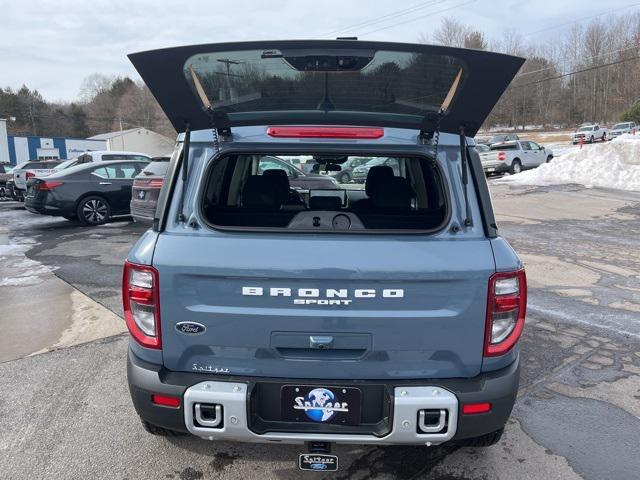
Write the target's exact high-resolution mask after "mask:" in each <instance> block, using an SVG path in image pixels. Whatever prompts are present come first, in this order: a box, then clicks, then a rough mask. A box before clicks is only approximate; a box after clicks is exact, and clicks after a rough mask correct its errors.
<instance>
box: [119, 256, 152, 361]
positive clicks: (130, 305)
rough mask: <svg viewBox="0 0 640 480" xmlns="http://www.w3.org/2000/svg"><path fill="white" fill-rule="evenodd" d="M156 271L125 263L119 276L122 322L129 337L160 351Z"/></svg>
mask: <svg viewBox="0 0 640 480" xmlns="http://www.w3.org/2000/svg"><path fill="white" fill-rule="evenodd" d="M158 289H159V287H158V271H157V270H156V269H155V268H153V267H150V266H147V265H138V264H136V263H131V262H125V264H124V272H123V276H122V302H123V307H124V318H125V321H126V323H127V328H128V329H129V332H130V333H131V336H132V337H133V338H134V339H135V340H136V341H137V342H138V343H139V344H140V345H142V346H143V347H147V348H155V349H160V348H162V340H161V338H160V296H159V292H158Z"/></svg>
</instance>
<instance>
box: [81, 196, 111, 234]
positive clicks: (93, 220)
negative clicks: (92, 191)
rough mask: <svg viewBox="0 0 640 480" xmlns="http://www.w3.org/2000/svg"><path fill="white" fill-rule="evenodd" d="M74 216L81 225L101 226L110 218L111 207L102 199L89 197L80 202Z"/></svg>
mask: <svg viewBox="0 0 640 480" xmlns="http://www.w3.org/2000/svg"><path fill="white" fill-rule="evenodd" d="M76 214H77V215H78V220H79V221H80V223H81V224H82V225H85V226H91V227H93V226H96V225H102V224H103V223H104V222H106V221H107V220H109V218H110V217H111V206H110V205H109V202H107V201H106V200H105V199H104V198H102V197H98V196H96V195H91V196H88V197H85V198H83V199H82V200H80V203H78V208H77V209H76Z"/></svg>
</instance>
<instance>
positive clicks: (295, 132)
mask: <svg viewBox="0 0 640 480" xmlns="http://www.w3.org/2000/svg"><path fill="white" fill-rule="evenodd" d="M267 135H269V136H271V137H285V138H368V139H372V138H380V137H382V136H383V135H384V128H373V127H323V126H314V127H299V126H286V127H269V128H267Z"/></svg>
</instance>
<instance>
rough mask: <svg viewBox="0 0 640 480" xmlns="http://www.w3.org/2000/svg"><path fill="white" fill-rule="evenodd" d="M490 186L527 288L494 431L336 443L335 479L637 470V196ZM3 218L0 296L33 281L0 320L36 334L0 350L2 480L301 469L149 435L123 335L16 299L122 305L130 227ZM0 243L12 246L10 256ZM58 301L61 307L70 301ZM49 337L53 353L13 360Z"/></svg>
mask: <svg viewBox="0 0 640 480" xmlns="http://www.w3.org/2000/svg"><path fill="white" fill-rule="evenodd" d="M492 195H493V200H494V206H495V208H496V211H497V214H498V220H499V225H500V228H501V233H502V234H503V235H504V236H505V237H506V238H507V239H508V240H509V241H510V242H511V243H512V245H513V246H514V247H515V248H516V250H517V251H518V252H519V253H520V254H521V256H522V258H523V260H524V262H525V263H526V265H527V271H528V278H529V283H530V294H529V316H528V323H527V327H526V329H525V334H524V337H523V340H522V361H521V365H522V377H521V388H520V391H519V397H518V401H517V403H516V406H515V409H514V412H513V415H512V419H511V420H510V422H509V424H508V425H507V428H506V432H505V435H504V436H503V439H502V440H501V442H500V443H499V444H498V445H496V446H494V447H491V448H486V449H471V448H458V447H455V446H448V447H447V446H445V447H432V448H422V447H411V448H408V447H391V448H389V447H387V448H371V447H362V446H340V447H337V448H336V449H335V450H336V451H337V453H338V455H339V456H340V463H341V465H340V471H339V472H338V473H337V474H336V475H334V477H335V478H345V479H346V478H355V479H359V478H405V479H413V478H424V479H432V480H438V479H439V480H472V479H483V480H484V479H486V480H493V479H510V480H511V479H527V480H531V479H538V478H539V479H555V478H557V479H573V478H586V479H594V480H603V479H612V480H618V479H620V480H627V479H635V478H639V474H638V472H639V471H640V456H639V455H638V444H639V443H640V235H639V234H640V194H633V193H629V192H626V193H623V192H607V191H603V190H585V189H583V188H580V187H572V186H568V187H554V188H512V187H508V186H504V185H499V186H497V185H492ZM2 228H3V229H4V233H3V232H2V231H0V262H2V263H1V264H0V301H1V302H2V305H3V306H5V307H6V306H7V305H10V304H13V303H15V302H16V301H17V300H15V296H16V295H17V293H16V292H17V291H16V290H15V289H16V288H18V285H4V284H3V283H2V281H3V279H4V278H17V274H16V269H18V270H20V269H21V268H23V267H24V266H28V267H29V268H28V270H29V271H28V272H27V273H26V274H24V275H23V277H24V278H27V277H34V278H31V279H28V278H27V279H26V280H23V281H22V282H23V283H24V285H23V287H24V288H31V289H32V290H23V292H24V298H22V300H21V301H23V303H24V306H22V307H20V308H18V309H14V310H9V309H8V308H7V309H5V314H4V315H2V316H1V317H0V327H1V328H2V329H3V330H4V331H6V329H7V328H9V325H10V324H12V323H18V322H19V323H20V324H21V325H23V326H26V327H31V328H32V329H33V330H38V331H44V332H48V333H46V334H45V335H44V337H43V340H42V341H41V342H40V343H38V344H37V345H36V344H35V343H34V344H33V346H32V348H33V349H34V350H32V351H30V352H29V351H26V350H28V348H27V349H26V350H25V347H24V346H22V347H20V343H21V342H20V341H19V338H18V339H17V340H14V341H13V342H5V343H4V344H0V346H1V347H2V350H0V352H1V353H2V354H3V355H4V356H5V358H6V359H7V360H8V359H11V360H10V361H5V362H4V363H0V378H1V379H2V385H3V389H2V391H1V393H0V432H3V433H2V434H1V435H0V472H3V473H2V475H1V476H2V478H9V479H14V478H15V479H23V478H24V479H34V478H38V479H39V478H78V479H80V478H82V479H86V478H105V479H125V478H126V479H138V478H141V479H147V478H148V479H206V478H258V477H259V478H279V479H288V478H302V477H306V476H309V475H310V474H302V473H300V472H298V471H297V470H296V467H295V463H294V462H295V459H296V458H297V454H298V453H299V452H300V447H297V446H282V445H279V446H274V445H243V444H234V443H213V442H206V441H203V440H199V439H196V438H191V437H180V438H174V439H163V438H159V437H153V436H150V435H148V434H147V433H146V432H144V430H142V428H141V426H140V425H139V423H138V421H137V418H136V414H135V412H134V410H133V407H132V406H131V403H130V400H129V397H128V392H127V387H126V377H125V353H126V344H127V338H126V335H124V334H120V335H115V336H107V338H104V339H100V340H94V341H92V342H89V343H83V341H86V340H83V339H84V338H85V337H84V336H83V335H85V334H86V326H87V325H82V324H78V323H77V322H76V324H75V326H74V322H68V321H62V322H61V323H62V324H60V325H58V324H57V323H56V322H57V321H58V317H59V316H60V315H58V314H54V311H53V310H51V313H50V315H49V316H50V317H51V321H50V322H44V321H42V318H40V317H41V315H32V314H30V312H32V310H31V308H29V307H28V304H27V300H28V299H29V298H31V297H33V298H36V297H37V296H38V290H37V289H38V288H40V289H41V292H43V293H44V292H53V290H52V289H51V287H49V286H47V285H48V284H47V283H45V282H55V281H56V280H57V281H59V282H61V284H64V285H65V286H66V288H68V289H69V290H70V292H71V293H70V292H69V291H64V292H63V293H62V294H61V295H59V297H60V298H62V299H64V298H65V297H66V298H70V297H71V296H72V295H76V296H79V297H78V298H80V299H82V300H83V302H84V304H83V308H88V309H93V310H92V311H93V312H94V313H95V314H96V315H106V317H105V318H109V319H112V318H113V317H116V315H120V313H121V310H120V308H121V307H120V304H119V291H118V289H119V286H120V275H121V262H122V259H123V258H124V256H125V255H126V252H127V251H128V249H129V247H130V245H131V244H132V242H134V241H135V239H136V238H137V237H138V236H139V235H140V233H141V232H142V231H143V230H144V228H143V227H140V226H138V225H135V224H133V223H131V222H130V221H129V220H128V219H123V220H119V221H117V222H113V223H111V224H108V225H106V226H103V227H99V228H94V229H86V228H81V227H78V226H76V225H74V224H72V223H70V222H67V221H64V220H57V219H48V218H46V217H38V216H33V215H31V214H29V213H28V212H25V211H23V210H20V209H19V208H18V206H17V204H14V203H0V229H2ZM2 235H4V237H2ZM3 238H4V244H5V245H10V244H11V245H21V246H20V247H18V248H17V249H16V248H13V249H12V251H11V255H8V254H7V252H8V250H9V249H8V248H7V247H5V249H4V250H3V248H2V245H3ZM20 256H22V257H20ZM8 257H11V258H9V260H7V258H8ZM7 262H8V263H9V264H10V267H11V268H12V270H10V271H9V274H7V273H6V272H7V271H8V270H6V269H7V268H9V267H8V266H7ZM20 262H26V263H23V264H21V263H20ZM29 262H33V263H29ZM20 265H23V267H20ZM23 270H24V268H23ZM40 278H43V279H44V280H43V282H42V283H33V282H38V281H39V279H40ZM57 288H59V289H60V290H61V291H62V290H64V288H63V287H62V286H61V285H58V286H57ZM8 289H11V290H8ZM9 293H10V294H11V296H9ZM52 296H55V295H53V293H52ZM25 298H26V299H27V300H25ZM10 299H11V300H10ZM65 301H67V300H60V305H62V306H59V307H58V308H60V309H65V308H66V309H68V310H69V311H73V301H71V300H69V302H70V303H69V305H67V306H64V305H63V304H64V302H65ZM76 301H77V299H76ZM45 304H46V303H45ZM109 310H110V311H112V312H113V313H111V312H110V311H109ZM105 311H106V313H105ZM7 312H10V313H7ZM16 312H17V313H16ZM20 312H24V314H21V313H20ZM111 315H113V317H111ZM35 317H37V318H35ZM54 317H55V318H54ZM116 318H117V317H116ZM26 327H25V330H24V331H25V332H27V333H23V334H22V335H27V334H28V329H27V328H26ZM83 327H84V328H83ZM121 327H122V325H121ZM78 331H80V332H84V334H82V333H80V334H78V333H77V332H78ZM105 335H106V334H104V335H103V336H105ZM54 337H55V338H54ZM65 339H66V340H65ZM69 339H75V340H73V341H70V340H69ZM1 341H2V340H0V342H1ZM47 342H48V343H49V347H52V348H53V351H51V352H48V353H43V354H38V355H33V356H26V357H25V355H28V354H29V353H33V352H36V351H37V350H40V349H41V348H43V347H42V343H47ZM36 343H37V342H36ZM67 343H68V345H74V344H76V343H77V344H79V345H75V346H67ZM36 347H37V348H36ZM23 357H24V358H23ZM313 477H314V478H323V475H322V474H313Z"/></svg>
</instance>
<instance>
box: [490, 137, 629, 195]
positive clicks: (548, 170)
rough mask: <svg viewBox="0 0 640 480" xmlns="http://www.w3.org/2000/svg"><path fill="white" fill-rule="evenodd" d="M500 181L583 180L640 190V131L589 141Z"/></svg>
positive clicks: (591, 184) (592, 184)
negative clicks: (603, 140)
mask: <svg viewBox="0 0 640 480" xmlns="http://www.w3.org/2000/svg"><path fill="white" fill-rule="evenodd" d="M500 182H504V183H509V184H512V185H564V184H580V185H584V186H585V187H587V188H593V187H600V188H612V189H616V190H638V191H640V135H628V134H626V135H621V136H620V137H618V138H616V139H615V140H613V141H611V142H607V143H599V144H596V145H588V146H585V147H584V148H582V149H578V150H573V151H570V152H567V153H564V154H562V155H560V156H558V157H555V158H554V159H553V160H552V161H551V162H549V163H546V164H543V165H540V166H539V167H538V168H536V169H533V170H527V171H525V172H522V173H519V174H517V175H511V176H509V177H505V178H503V179H502V180H500Z"/></svg>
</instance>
